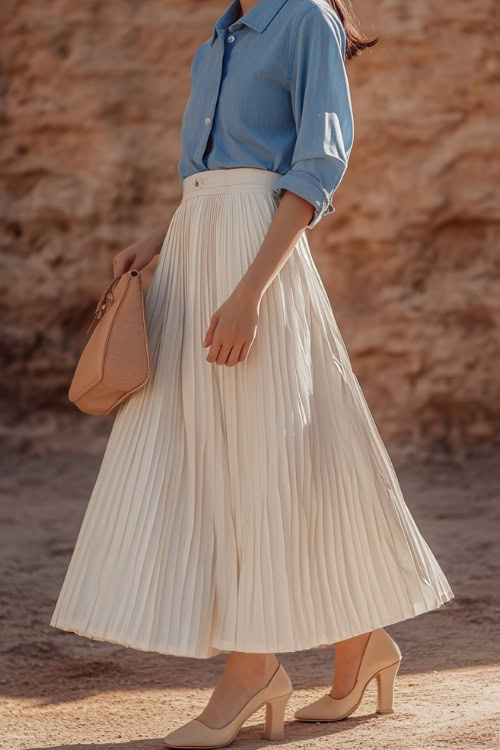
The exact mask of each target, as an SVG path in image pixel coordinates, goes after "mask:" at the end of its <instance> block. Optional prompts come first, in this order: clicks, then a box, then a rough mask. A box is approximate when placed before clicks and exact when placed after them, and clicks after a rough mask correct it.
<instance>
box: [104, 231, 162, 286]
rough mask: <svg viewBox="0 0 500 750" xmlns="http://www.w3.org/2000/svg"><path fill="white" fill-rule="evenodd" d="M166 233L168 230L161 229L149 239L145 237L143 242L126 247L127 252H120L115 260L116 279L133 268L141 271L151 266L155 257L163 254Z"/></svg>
mask: <svg viewBox="0 0 500 750" xmlns="http://www.w3.org/2000/svg"><path fill="white" fill-rule="evenodd" d="M166 232H167V229H166V228H165V227H161V228H160V229H157V230H155V231H154V232H151V233H150V234H148V235H147V237H143V238H142V239H141V240H138V241H137V242H134V244H133V245H130V246H129V247H126V248H125V250H120V252H119V253H117V254H116V255H115V256H114V258H113V274H114V278H116V277H117V276H122V275H123V274H124V273H126V272H127V271H130V269H131V268H135V269H136V270H137V271H141V270H142V269H143V268H145V267H146V266H147V265H149V263H151V261H152V260H153V258H154V257H155V255H158V253H159V252H161V248H162V245H163V240H164V239H165V235H166Z"/></svg>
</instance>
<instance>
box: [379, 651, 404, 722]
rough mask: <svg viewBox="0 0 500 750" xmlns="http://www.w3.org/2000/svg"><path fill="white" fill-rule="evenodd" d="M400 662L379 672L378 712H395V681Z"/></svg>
mask: <svg viewBox="0 0 500 750" xmlns="http://www.w3.org/2000/svg"><path fill="white" fill-rule="evenodd" d="M399 665H400V662H399V661H397V662H396V663H395V664H391V665H390V666H389V667H385V669H381V670H380V672H378V673H377V713H378V714H393V713H394V683H395V681H396V675H397V673H398V669H399Z"/></svg>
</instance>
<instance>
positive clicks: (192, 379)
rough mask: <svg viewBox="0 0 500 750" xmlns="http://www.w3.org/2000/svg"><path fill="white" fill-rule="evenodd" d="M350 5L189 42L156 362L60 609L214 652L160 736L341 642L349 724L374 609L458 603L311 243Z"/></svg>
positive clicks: (230, 21)
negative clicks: (206, 677) (193, 707)
mask: <svg viewBox="0 0 500 750" xmlns="http://www.w3.org/2000/svg"><path fill="white" fill-rule="evenodd" d="M376 41H377V40H376V39H375V40H373V41H368V40H366V39H364V38H363V37H362V36H361V34H360V33H359V32H358V31H357V30H356V29H355V25H354V22H353V19H352V16H351V14H350V12H349V10H348V4H347V2H346V0H343V1H342V2H341V1H340V0H336V1H333V0H332V3H331V4H330V3H329V2H328V0H260V2H255V0H232V2H231V3H230V5H229V6H228V7H227V8H226V10H225V11H224V13H223V14H222V15H221V16H220V17H219V19H218V20H217V22H216V24H215V27H214V30H213V33H212V35H211V36H210V38H209V39H208V40H207V41H205V42H204V43H203V44H202V45H201V46H200V47H199V48H198V50H197V52H196V54H195V56H194V59H193V64H192V69H191V74H192V89H191V95H190V98H189V101H188V104H187V107H186V110H185V113H184V118H183V123H182V129H181V140H182V155H181V159H180V162H179V175H180V178H181V180H182V187H183V194H182V201H181V203H180V205H179V206H178V207H177V208H176V210H175V212H174V214H173V216H172V219H171V221H170V222H169V224H168V227H167V228H166V229H165V228H163V229H162V230H160V231H158V232H156V233H153V234H152V235H150V236H149V237H147V238H146V239H144V240H142V241H141V242H139V243H136V244H135V245H133V246H132V247H130V248H128V249H126V250H124V251H122V252H120V253H118V255H117V256H115V258H114V272H115V276H118V275H121V274H122V273H124V272H125V271H126V270H128V269H129V268H131V267H134V268H136V269H141V268H144V266H146V265H147V264H148V263H149V262H150V261H151V260H152V259H153V257H154V256H155V254H157V253H159V254H160V257H159V261H158V266H157V268H156V271H155V274H154V277H153V280H152V282H151V286H150V288H149V289H148V293H147V296H146V313H147V320H148V328H149V340H150V354H151V366H152V377H151V379H150V382H149V383H148V384H147V386H146V387H145V388H144V389H142V390H141V391H137V392H136V393H134V394H132V395H131V396H130V397H129V399H128V400H126V401H125V402H123V403H122V404H121V405H120V406H119V408H118V411H117V414H116V418H115V421H114V424H113V429H112V431H111V434H110V437H109V440H108V444H107V447H106V451H105V453H104V457H103V460H102V465H101V467H100V471H99V475H98V477H97V481H96V483H95V487H94V490H93V493H92V496H91V498H90V502H89V505H88V508H87V511H86V514H85V517H84V520H83V523H82V527H81V530H80V534H79V537H78V540H77V543H76V547H75V550H74V553H73V556H72V559H71V562H70V565H69V567H68V570H67V573H66V578H65V580H64V584H63V586H62V589H61V592H60V595H59V599H58V602H57V606H56V608H55V611H54V614H53V617H52V620H51V625H53V626H55V627H58V628H61V629H64V630H70V631H73V632H75V633H79V634H80V635H84V636H87V637H90V638H95V639H98V640H105V641H111V642H114V643H119V644H123V645H125V646H130V647H133V648H137V649H143V650H147V651H157V652H160V653H164V654H177V655H182V656H190V657H197V658H201V659H202V658H208V657H211V656H213V655H215V654H218V653H222V652H225V653H227V654H229V656H228V658H227V661H226V664H225V668H224V672H223V674H222V676H221V679H220V681H219V683H218V684H217V686H216V688H215V690H214V691H213V694H212V696H211V698H210V700H209V702H208V704H207V706H206V707H205V709H204V710H203V712H202V713H201V714H200V715H199V716H198V717H197V718H196V719H192V720H191V721H189V722H188V723H187V724H184V725H183V726H181V727H179V728H178V729H176V730H175V731H173V732H171V733H170V734H169V735H168V737H167V738H165V744H167V745H168V746H169V747H220V746H221V745H224V744H228V743H229V742H230V741H231V740H232V739H233V738H234V737H235V736H236V733H237V732H238V729H239V728H240V726H241V724H242V723H243V722H244V721H245V720H246V719H247V718H248V717H249V716H250V715H251V714H252V713H253V712H254V711H256V710H257V709H258V708H259V707H260V706H262V705H264V704H265V705H266V727H265V736H266V737H268V738H270V739H275V738H279V737H282V736H283V718H284V712H285V707H286V703H287V700H288V698H289V696H290V694H291V691H292V684H291V681H290V678H289V676H288V675H287V673H286V672H285V670H284V668H283V666H282V665H281V664H280V663H279V662H278V660H277V657H276V653H279V652H289V651H297V650H302V649H309V648H314V647H318V646H328V645H331V644H336V662H335V664H336V666H335V675H334V683H333V686H332V690H331V691H330V692H329V693H328V694H327V695H324V696H323V697H322V698H320V699H319V700H318V701H315V702H314V703H313V704H311V705H310V706H306V707H304V708H302V709H300V710H299V711H297V712H296V714H295V716H296V717H297V718H299V719H303V720H306V721H307V720H311V721H318V720H319V721H322V720H327V721H332V720H337V719H340V718H343V717H344V716H347V715H348V714H349V713H351V712H352V711H353V710H354V709H355V708H356V707H357V705H358V703H359V701H360V699H361V696H362V693H363V689H364V687H365V686H366V684H367V683H368V682H369V681H370V680H371V679H372V678H374V677H377V680H378V684H379V694H378V710H379V711H381V712H387V711H392V706H393V703H392V688H393V685H394V679H395V676H396V673H397V669H398V667H399V661H400V659H401V653H400V651H399V648H398V647H397V645H396V644H395V643H394V641H393V640H392V638H391V637H390V636H389V635H388V633H387V632H386V631H385V630H384V626H386V625H390V624H391V623H396V622H399V621H401V620H404V619H407V618H410V617H414V616H415V615H418V614H420V613H422V612H427V611H429V610H433V609H436V608H438V607H440V606H441V605H442V604H443V603H444V602H446V601H448V600H449V599H451V598H452V597H453V592H452V590H451V588H450V585H449V583H448V581H447V580H446V578H445V576H444V574H443V572H442V570H441V568H440V566H439V564H438V562H437V561H436V559H435V557H434V555H433V554H432V552H431V550H430V549H429V547H428V546H427V544H426V542H425V541H424V539H423V538H422V536H421V534H420V533H419V530H418V529H417V527H416V525H415V522H414V520H413V518H412V516H411V515H410V512H409V510H408V508H407V506H406V504H405V501H404V499H403V497H402V494H401V490H400V487H399V484H398V480H397V477H396V475H395V473H394V469H393V467H392V464H391V461H390V459H389V456H388V454H387V451H386V449H385V447H384V445H383V443H382V440H381V438H380V435H379V433H378V431H377V428H376V426H375V424H374V422H373V419H372V416H371V414H370V411H369V409H368V406H367V404H366V401H365V399H364V397H363V394H362V392H361V389H360V386H359V383H358V381H357V379H356V376H355V375H354V373H353V371H352V369H351V365H350V362H349V358H348V354H347V351H346V349H345V346H344V343H343V341H342V337H341V334H340V332H339V329H338V327H337V324H336V321H335V319H334V315H333V312H332V308H331V305H330V303H329V299H328V297H327V294H326V291H325V289H324V286H323V284H322V282H321V279H320V277H319V274H318V272H317V270H316V268H315V265H314V263H313V260H312V257H311V254H310V250H309V245H308V241H307V237H306V232H305V231H304V230H305V229H307V228H312V227H314V226H316V225H317V224H318V222H319V221H320V220H321V219H322V218H323V217H324V216H326V215H328V214H329V213H332V212H333V211H334V207H333V204H332V196H333V193H334V191H335V190H336V188H337V187H338V185H339V183H340V181H341V179H342V177H343V174H344V172H345V169H346V167H347V163H348V158H349V154H350V151H351V147H352V142H353V132H354V131H353V121H352V109H351V101H350V94H349V87H348V81H347V77H346V73H345V65H344V64H345V61H346V60H347V59H349V58H351V57H353V56H354V55H356V54H358V53H359V52H360V51H361V50H362V49H364V48H365V47H367V46H370V45H372V44H374V43H375V42H376Z"/></svg>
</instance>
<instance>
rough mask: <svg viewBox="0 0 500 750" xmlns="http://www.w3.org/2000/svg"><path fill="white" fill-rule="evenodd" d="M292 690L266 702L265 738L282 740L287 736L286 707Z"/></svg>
mask: <svg viewBox="0 0 500 750" xmlns="http://www.w3.org/2000/svg"><path fill="white" fill-rule="evenodd" d="M292 692H293V691H292ZM292 692H290V693H287V694H286V695H280V696H278V697H277V698H272V699H271V700H269V701H268V702H267V703H266V724H265V728H264V733H263V735H262V736H263V737H264V739H266V740H282V739H283V738H284V737H285V708H286V704H287V703H288V699H289V698H290V696H291V694H292Z"/></svg>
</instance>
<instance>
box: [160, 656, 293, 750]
mask: <svg viewBox="0 0 500 750" xmlns="http://www.w3.org/2000/svg"><path fill="white" fill-rule="evenodd" d="M292 692H293V685H292V681H291V680H290V677H289V676H288V673H287V672H286V670H285V668H284V667H283V665H282V664H280V665H279V666H278V668H277V669H276V671H275V673H274V675H273V676H272V677H271V679H270V681H269V682H268V684H267V685H266V687H264V688H262V690H259V692H258V693H256V694H255V695H254V696H253V698H250V700H249V701H248V703H246V705H245V706H243V708H242V709H241V711H240V712H239V714H238V715H237V716H235V718H234V719H233V720H232V721H230V722H229V724H226V725H225V726H224V727H220V728H219V729H213V728H212V727H209V726H207V725H206V724H204V723H203V722H202V721H201V720H200V719H191V721H188V723H187V724H184V725H183V726H182V727H179V728H178V729H175V730H174V731H173V732H170V734H168V735H167V736H166V737H165V738H164V744H165V745H166V746H167V747H185V748H210V747H224V746H225V745H229V743H230V742H232V741H233V740H234V738H235V737H236V735H237V734H238V731H239V730H240V729H241V726H242V724H244V722H245V721H246V720H247V719H248V718H249V717H250V716H251V715H252V714H253V713H255V711H257V710H258V709H259V708H261V706H263V705H264V703H265V704H266V723H265V727H264V732H263V735H262V736H263V737H264V739H266V740H282V739H283V738H284V736H285V731H284V718H285V708H286V704H287V702H288V699H289V698H290V696H291V694H292Z"/></svg>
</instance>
